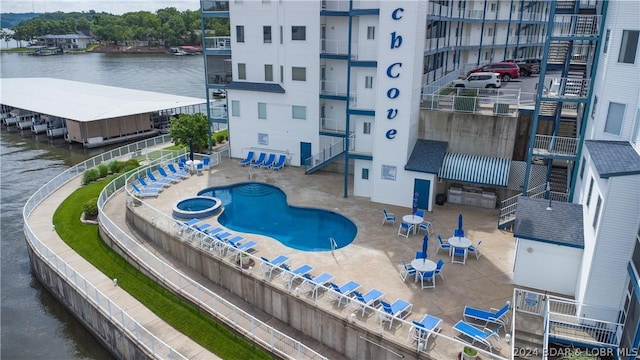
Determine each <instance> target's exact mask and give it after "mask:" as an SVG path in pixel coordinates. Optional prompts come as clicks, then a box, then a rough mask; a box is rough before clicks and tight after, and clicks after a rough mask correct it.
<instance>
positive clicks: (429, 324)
mask: <svg viewBox="0 0 640 360" xmlns="http://www.w3.org/2000/svg"><path fill="white" fill-rule="evenodd" d="M440 324H442V319H440V318H437V317H435V316H431V315H429V314H426V315H425V316H423V317H422V320H420V321H415V320H414V321H412V326H411V328H410V329H409V336H408V337H407V340H410V339H413V340H415V341H417V342H418V346H420V342H422V343H424V344H423V346H426V343H427V342H428V341H429V337H430V336H431V334H433V333H434V332H439V331H440V330H441V328H440Z"/></svg>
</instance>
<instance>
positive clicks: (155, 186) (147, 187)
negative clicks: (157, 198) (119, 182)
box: [138, 178, 164, 192]
mask: <svg viewBox="0 0 640 360" xmlns="http://www.w3.org/2000/svg"><path fill="white" fill-rule="evenodd" d="M138 182H139V183H140V185H141V186H142V189H143V190H158V192H160V191H162V190H163V189H164V185H163V184H149V183H147V182H146V181H144V179H143V178H138Z"/></svg>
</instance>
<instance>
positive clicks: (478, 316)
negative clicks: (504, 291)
mask: <svg viewBox="0 0 640 360" xmlns="http://www.w3.org/2000/svg"><path fill="white" fill-rule="evenodd" d="M510 306H511V304H510V302H509V301H507V302H506V304H505V305H504V306H503V307H502V308H500V309H493V308H492V309H490V310H483V309H477V308H474V307H471V306H466V307H465V308H464V310H463V312H462V318H463V320H460V321H458V322H457V323H456V324H455V325H454V326H453V330H455V331H456V332H457V333H458V334H457V335H456V338H457V339H459V340H461V341H464V342H466V343H468V344H470V345H476V344H480V345H483V346H484V347H486V348H487V349H488V350H489V351H493V349H494V348H499V346H500V345H499V344H500V335H499V331H500V328H504V329H505V331H508V329H507V326H508V324H509V318H508V316H507V314H508V312H509V309H510ZM478 326H481V327H482V328H479V327H478ZM489 326H491V328H489Z"/></svg>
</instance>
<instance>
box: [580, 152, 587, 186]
mask: <svg viewBox="0 0 640 360" xmlns="http://www.w3.org/2000/svg"><path fill="white" fill-rule="evenodd" d="M586 162H587V159H585V158H584V156H583V157H582V165H581V166H580V180H582V176H583V175H584V164H585V163H586Z"/></svg>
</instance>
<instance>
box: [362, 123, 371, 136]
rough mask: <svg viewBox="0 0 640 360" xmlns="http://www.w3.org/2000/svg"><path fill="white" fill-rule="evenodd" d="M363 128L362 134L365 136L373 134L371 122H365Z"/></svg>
mask: <svg viewBox="0 0 640 360" xmlns="http://www.w3.org/2000/svg"><path fill="white" fill-rule="evenodd" d="M363 125H364V126H363V128H362V133H363V134H371V123H370V122H365V123H364V124H363Z"/></svg>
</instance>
